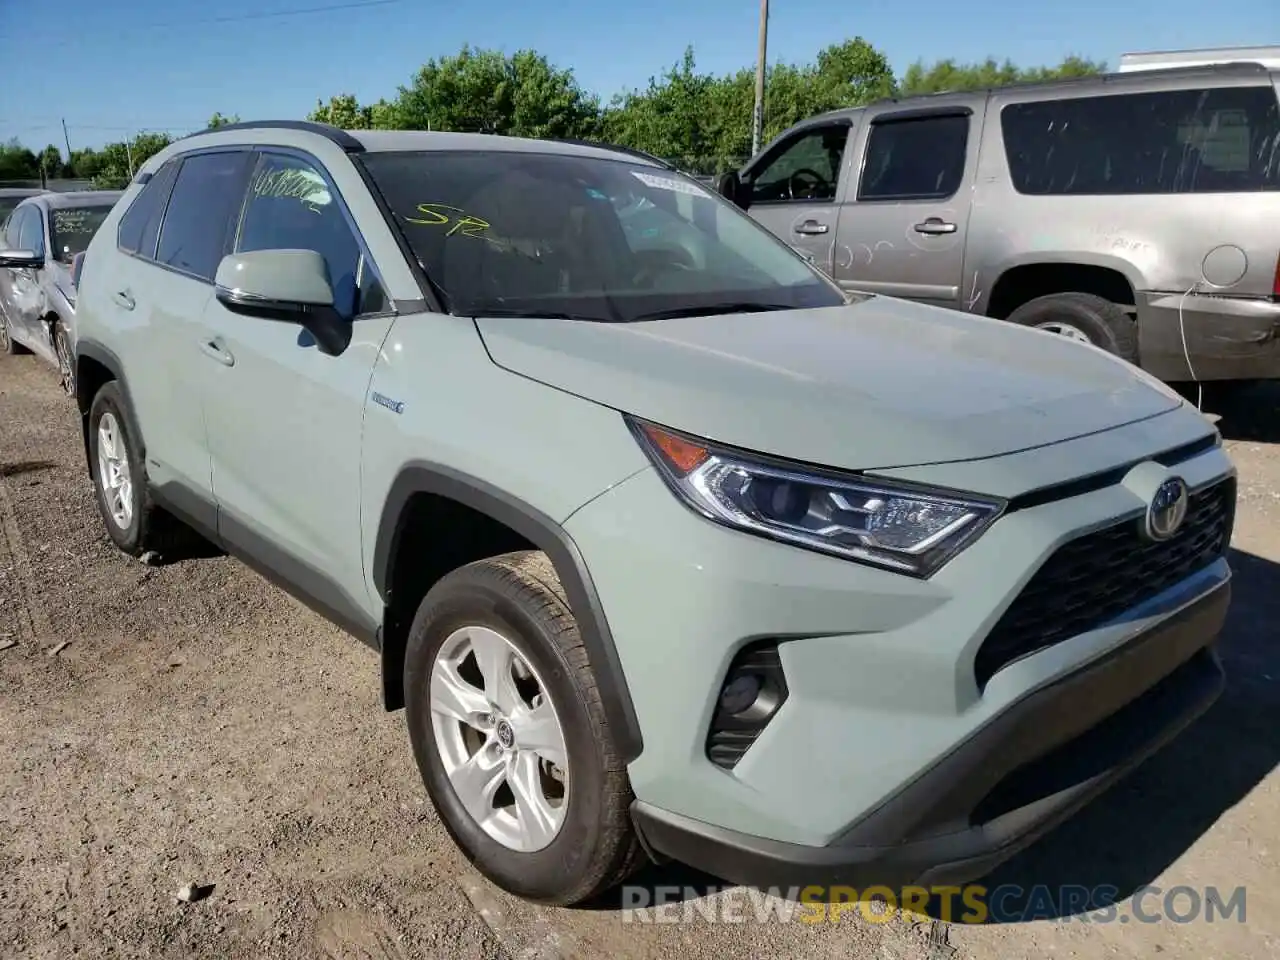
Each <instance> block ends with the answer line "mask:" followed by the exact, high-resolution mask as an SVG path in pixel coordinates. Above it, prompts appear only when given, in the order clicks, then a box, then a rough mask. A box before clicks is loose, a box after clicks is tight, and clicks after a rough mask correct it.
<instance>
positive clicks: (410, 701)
mask: <svg viewBox="0 0 1280 960" xmlns="http://www.w3.org/2000/svg"><path fill="white" fill-rule="evenodd" d="M460 638H461V639H460ZM467 638H473V639H474V641H475V645H474V647H472V648H470V649H471V650H472V652H475V651H480V652H481V654H482V656H484V657H485V658H486V659H487V661H488V662H489V663H502V664H503V665H504V671H503V672H501V673H499V671H495V670H494V669H492V668H491V669H490V670H489V671H487V672H486V671H481V672H480V673H477V672H476V671H475V667H476V666H478V661H477V660H475V659H472V653H465V652H462V653H460V652H459V651H460V650H463V649H465V646H466V644H468V643H470V642H472V641H471V640H468V639H467ZM481 638H484V639H483V643H482V642H481ZM503 642H505V643H506V644H507V647H504V646H502V643H503ZM460 644H461V645H462V646H460ZM508 647H509V648H510V649H509V650H508ZM494 650H498V651H501V655H500V656H496V659H489V657H490V656H491V655H492V652H493V651H494ZM512 654H514V656H512ZM521 661H523V662H521ZM513 667H514V670H515V675H516V676H520V673H521V670H522V668H524V669H527V670H528V672H529V673H531V674H532V676H531V677H527V676H526V677H524V678H523V679H522V680H520V681H517V682H516V684H515V685H514V686H515V687H516V688H519V689H518V694H519V698H520V699H519V701H514V702H513V701H510V698H509V697H507V698H505V699H506V700H507V702H501V703H499V705H498V709H497V710H494V711H493V712H492V713H488V714H487V715H486V714H484V713H471V714H470V716H472V717H473V718H475V717H479V718H480V720H479V722H478V723H476V722H474V720H473V721H472V722H467V723H463V722H460V721H458V720H456V719H451V718H450V717H447V716H443V715H442V714H440V713H438V712H437V709H438V708H439V707H440V706H442V705H444V704H445V703H447V702H448V698H445V697H443V696H442V695H441V693H439V692H438V691H441V689H442V684H445V685H447V684H450V683H456V682H457V680H456V679H454V678H457V677H462V678H463V680H464V682H465V683H467V684H468V687H469V689H466V690H465V695H466V699H465V701H464V700H461V699H459V700H457V701H454V702H456V703H464V702H465V704H466V705H467V706H468V707H476V706H478V707H479V708H480V709H481V710H489V709H490V708H491V706H492V705H493V704H494V702H495V696H496V699H497V700H498V701H503V700H504V698H503V697H502V696H501V694H499V693H497V690H498V688H497V687H496V685H494V684H493V682H492V678H493V677H495V676H498V675H501V676H503V677H505V678H508V679H509V678H510V677H511V676H512V674H511V673H510V672H507V671H510V670H511V669H513ZM464 674H465V676H464ZM486 679H488V680H489V681H490V682H488V683H486V682H485V680H486ZM531 684H533V685H531ZM535 685H536V686H535ZM450 689H456V688H450ZM535 689H536V690H537V691H538V694H539V695H540V696H541V697H542V698H543V699H542V701H541V705H540V706H539V709H540V710H541V711H542V713H541V714H540V716H541V717H542V718H543V720H544V722H545V717H546V716H547V712H546V706H547V698H548V697H549V701H550V716H551V717H552V718H553V721H555V722H558V730H559V731H560V733H561V736H562V739H561V740H560V741H558V742H559V743H563V747H564V751H563V753H564V756H565V757H566V760H567V763H566V765H565V768H562V769H561V771H560V773H561V776H562V777H563V783H564V784H565V785H566V787H567V789H566V791H565V794H566V795H565V799H564V801H563V803H562V806H561V808H560V811H561V812H560V813H559V822H558V826H556V827H555V832H554V836H553V837H551V838H550V839H549V840H547V839H546V834H547V833H550V832H551V831H550V829H546V830H544V832H543V834H542V835H541V837H540V838H539V839H540V840H541V842H542V843H543V845H542V846H540V847H538V846H537V845H536V844H525V846H526V849H523V850H522V849H519V844H520V840H519V838H520V837H525V838H526V839H527V834H523V833H522V832H521V827H520V825H521V824H523V823H526V822H531V821H532V820H534V819H536V818H530V820H528V821H526V820H517V819H516V818H515V817H514V816H512V815H511V814H510V813H501V814H498V815H497V816H494V815H493V814H492V811H493V809H494V801H495V800H496V801H497V804H498V806H503V807H507V809H509V810H510V811H517V810H521V812H523V811H524V810H528V809H530V801H529V799H528V798H529V797H530V796H531V794H530V793H529V792H528V791H527V790H526V791H523V792H522V793H521V796H522V797H523V798H525V799H524V806H523V807H522V808H518V807H517V806H516V799H515V797H516V795H515V794H514V793H513V792H512V790H513V787H514V786H515V784H513V782H512V781H511V780H508V779H507V778H506V775H505V774H503V773H489V774H487V775H486V778H485V779H486V782H487V783H488V785H489V789H488V791H486V792H485V793H483V794H476V793H473V794H472V800H471V804H470V805H471V808H472V809H473V810H478V811H481V816H482V817H483V818H484V819H485V820H486V824H487V826H482V824H481V822H480V820H478V819H477V817H476V816H475V815H473V814H472V813H470V812H468V808H467V806H466V805H464V800H463V799H461V795H462V793H465V792H466V789H465V788H466V784H465V783H463V786H462V789H461V790H460V789H458V788H455V786H454V783H455V782H458V781H461V779H462V777H461V775H460V774H459V772H458V770H459V768H460V767H461V766H468V767H470V768H472V769H474V766H475V763H476V761H477V760H478V759H484V760H485V761H486V763H485V769H486V770H498V769H505V770H506V771H508V772H510V773H511V775H512V776H513V777H516V778H518V777H519V776H520V771H522V770H525V771H527V770H528V769H529V767H527V766H522V764H525V763H531V764H533V765H535V766H536V768H537V769H538V770H539V775H538V776H537V777H535V779H534V780H533V786H534V787H535V788H536V789H537V790H538V792H539V793H541V794H542V798H543V799H545V796H546V791H547V790H548V789H550V791H551V792H552V793H554V792H555V786H556V783H557V782H560V781H555V780H554V779H552V780H547V779H544V778H543V777H542V776H541V772H542V771H543V770H544V769H545V768H544V766H543V764H544V763H545V759H544V758H543V754H545V753H555V752H556V750H555V749H550V750H548V749H546V748H543V749H542V750H540V751H538V752H535V751H532V750H528V749H522V748H521V747H520V742H521V741H520V737H521V736H522V735H523V734H525V733H527V732H529V730H530V728H529V726H528V723H529V713H527V712H525V711H527V709H528V707H529V704H530V703H533V704H535V705H536V704H538V703H539V701H538V700H537V698H536V696H535V695H534V694H533V693H532V692H531V691H533V690H535ZM404 699H405V706H406V711H405V712H406V719H407V721H408V725H409V739H410V742H411V744H412V747H413V753H414V758H415V759H416V761H417V764H418V769H419V770H420V771H421V773H422V777H423V780H424V782H425V784H426V788H427V792H428V794H429V795H430V797H431V800H432V802H433V803H434V804H435V807H436V810H437V811H438V812H439V814H440V818H441V820H442V821H443V823H444V826H445V829H446V830H447V831H448V832H449V835H450V836H451V837H452V838H453V840H454V842H455V843H456V844H457V845H458V847H459V848H460V849H461V850H462V851H463V852H464V853H465V854H466V856H467V858H468V859H469V860H470V861H471V862H472V863H473V864H474V865H475V866H476V867H477V869H479V870H480V872H481V873H483V874H484V875H485V876H486V877H488V878H489V879H490V880H491V881H493V882H494V883H496V884H497V885H498V886H500V887H502V888H503V889H505V890H507V891H508V892H510V893H514V894H517V895H518V896H521V897H525V898H527V899H530V900H536V901H539V902H543V903H549V904H556V905H560V906H568V905H572V904H576V903H582V902H584V901H588V900H591V899H593V898H595V897H597V896H598V895H600V894H601V893H603V892H605V891H607V890H609V889H611V888H612V887H614V886H616V885H617V884H619V883H621V882H622V881H623V880H624V879H625V878H626V877H627V876H628V875H629V874H630V873H631V872H632V871H633V870H634V869H635V867H636V864H637V862H638V860H639V859H640V854H641V848H640V845H639V842H638V840H637V838H636V835H635V831H634V829H633V827H632V825H631V818H630V812H629V811H630V806H631V801H632V799H633V796H632V792H631V786H630V782H629V780H628V778H627V772H626V767H625V765H624V764H623V762H622V761H621V760H620V759H619V754H618V750H617V747H616V745H615V743H614V740H613V735H612V732H611V731H610V729H609V726H608V723H607V721H606V720H605V715H604V710H603V707H602V705H601V700H600V692H599V689H598V687H597V686H596V680H595V677H594V675H593V674H592V671H591V666H590V664H589V663H588V662H587V655H586V651H585V649H584V648H583V645H582V639H581V637H580V635H579V632H578V624H577V621H576V620H575V619H574V616H573V614H572V612H571V611H570V609H569V604H568V602H567V600H566V599H565V593H564V590H563V588H562V587H561V585H560V578H559V577H558V576H557V575H556V571H555V568H554V567H553V566H552V564H551V561H550V560H549V559H548V558H547V556H546V554H544V553H541V552H536V551H522V552H519V553H509V554H504V555H501V556H497V557H493V558H490V559H486V560H480V561H477V562H475V563H471V564H468V565H466V566H464V567H460V568H459V569H457V570H454V571H453V572H451V573H449V574H447V575H446V576H445V577H443V578H442V579H441V580H440V581H439V582H438V583H437V584H436V585H435V586H434V587H432V588H431V590H430V591H429V592H428V593H427V595H426V597H425V598H424V599H423V601H422V604H421V605H420V607H419V608H418V612H417V615H416V616H415V617H414V620H413V624H412V626H411V627H410V632H409V638H408V643H407V648H406V652H405V670H404ZM486 704H488V706H486ZM507 717H510V718H511V723H510V724H508V725H505V730H504V722H505V720H506V718H507ZM543 729H545V728H543ZM468 731H470V732H468ZM508 734H509V735H510V736H509V737H508V736H507V735H508ZM468 736H469V737H470V741H469V743H464V741H466V739H467V737H468ZM455 737H456V739H454V738H455ZM540 739H544V740H545V737H540ZM552 739H553V740H554V739H555V738H554V737H553V738H552ZM504 744H505V745H504ZM511 744H514V746H511ZM459 751H462V752H459ZM486 751H488V752H486ZM468 754H469V756H468ZM535 757H536V758H537V759H535ZM495 764H497V765H505V766H494V765H495ZM450 768H452V769H453V771H454V776H455V778H456V779H455V781H451V779H450V776H449V773H448V771H449V770H450ZM498 780H501V781H502V782H501V783H499V784H498V785H497V786H496V787H495V786H493V784H494V783H495V782H496V781H498ZM504 791H506V793H504ZM476 797H481V798H482V800H480V801H478V800H477V799H476ZM477 804H479V805H477ZM508 805H509V806H508ZM539 809H549V808H546V807H541V806H539ZM503 831H506V835H507V839H506V840H505V841H504V839H503V837H502V836H495V833H497V834H502V833H503ZM510 837H516V838H517V840H516V841H515V842H514V843H513V842H512V841H511V839H510Z"/></svg>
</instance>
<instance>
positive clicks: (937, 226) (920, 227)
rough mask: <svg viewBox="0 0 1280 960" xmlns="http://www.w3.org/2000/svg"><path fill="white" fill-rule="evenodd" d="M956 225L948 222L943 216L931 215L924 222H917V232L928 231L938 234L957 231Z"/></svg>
mask: <svg viewBox="0 0 1280 960" xmlns="http://www.w3.org/2000/svg"><path fill="white" fill-rule="evenodd" d="M955 232H956V225H955V224H954V223H947V222H946V221H945V220H943V219H942V218H941V217H930V218H929V219H928V220H926V221H925V222H924V223H917V224H916V233H927V234H931V235H937V234H941V233H955Z"/></svg>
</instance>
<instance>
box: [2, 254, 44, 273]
mask: <svg viewBox="0 0 1280 960" xmlns="http://www.w3.org/2000/svg"><path fill="white" fill-rule="evenodd" d="M43 266H44V254H40V253H36V252H35V251H34V250H0V267H12V268H13V269H15V270H22V269H27V270H32V269H35V270H38V269H39V268H40V267H43Z"/></svg>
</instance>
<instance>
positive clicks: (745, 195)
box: [716, 170, 751, 210]
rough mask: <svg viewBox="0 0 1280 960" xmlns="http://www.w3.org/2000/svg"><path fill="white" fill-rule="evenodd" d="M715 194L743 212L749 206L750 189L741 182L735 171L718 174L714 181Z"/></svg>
mask: <svg viewBox="0 0 1280 960" xmlns="http://www.w3.org/2000/svg"><path fill="white" fill-rule="evenodd" d="M716 192H717V193H719V194H720V196H722V197H724V198H725V199H726V200H728V201H729V202H730V203H734V204H737V206H738V207H740V208H741V209H743V210H745V209H747V207H749V206H751V187H750V185H749V184H746V183H743V182H742V178H741V177H740V176H738V173H737V171H735V170H730V171H729V172H728V173H722V174H720V176H719V178H718V179H717V180H716Z"/></svg>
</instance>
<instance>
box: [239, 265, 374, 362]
mask: <svg viewBox="0 0 1280 960" xmlns="http://www.w3.org/2000/svg"><path fill="white" fill-rule="evenodd" d="M214 291H215V296H217V298H218V301H219V302H220V303H221V304H222V305H223V306H224V307H226V308H227V309H228V310H230V311H232V312H233V313H239V314H244V315H245V316H251V317H262V318H264V319H267V320H279V321H282V322H284V323H296V324H298V325H299V326H300V327H302V328H303V329H305V330H306V331H307V332H308V333H310V334H311V335H312V336H313V337H315V339H316V344H317V345H318V346H319V347H320V349H321V351H323V352H324V353H327V354H329V355H330V356H337V355H338V354H340V353H342V352H343V351H344V350H346V349H347V347H348V345H349V344H350V343H351V324H350V323H349V322H348V321H346V320H345V319H343V317H342V315H341V314H339V313H338V311H337V310H336V309H335V308H334V305H333V288H332V287H331V286H330V285H329V271H328V269H327V268H326V267H325V263H324V257H323V256H321V255H320V254H319V253H317V252H316V251H315V250H253V251H250V252H248V253H232V254H229V255H227V256H225V257H223V258H222V262H221V263H219V264H218V272H217V274H216V275H215V276H214Z"/></svg>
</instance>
